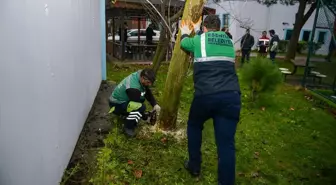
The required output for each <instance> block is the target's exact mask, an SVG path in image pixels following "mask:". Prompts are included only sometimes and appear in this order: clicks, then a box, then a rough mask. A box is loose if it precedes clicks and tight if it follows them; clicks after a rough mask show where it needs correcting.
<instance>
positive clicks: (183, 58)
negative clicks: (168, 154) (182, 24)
mask: <svg viewBox="0 0 336 185" xmlns="http://www.w3.org/2000/svg"><path fill="white" fill-rule="evenodd" d="M205 3H206V1H205V0H186V2H185V6H184V11H183V16H182V20H191V21H193V22H197V21H198V20H199V18H200V16H201V15H202V11H203V6H204V4H205ZM180 38H181V32H180V31H179V34H178V36H177V40H176V42H175V47H174V50H173V56H172V59H171V61H170V65H169V70H168V75H167V79H166V83H165V90H164V93H163V97H162V98H163V100H165V101H163V104H162V109H161V112H160V119H159V125H160V128H162V129H164V130H172V129H174V128H175V127H176V120H177V115H178V107H179V103H180V97H181V93H182V89H183V83H184V80H185V77H186V74H187V71H188V66H189V54H188V53H186V52H185V51H184V50H182V49H181V47H180Z"/></svg>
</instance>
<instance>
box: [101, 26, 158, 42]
mask: <svg viewBox="0 0 336 185" xmlns="http://www.w3.org/2000/svg"><path fill="white" fill-rule="evenodd" d="M154 33H156V35H155V36H153V42H154V43H157V42H159V38H160V31H159V30H154ZM107 40H108V41H112V35H111V34H109V36H108V39H107ZM114 40H115V41H120V36H119V35H118V34H116V35H115V36H114ZM145 41H146V29H140V42H142V43H143V42H145ZM127 42H138V29H130V30H128V32H127Z"/></svg>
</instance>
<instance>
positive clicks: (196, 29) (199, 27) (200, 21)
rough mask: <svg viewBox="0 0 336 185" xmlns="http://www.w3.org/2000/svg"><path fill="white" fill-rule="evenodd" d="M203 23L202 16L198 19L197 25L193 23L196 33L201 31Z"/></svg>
mask: <svg viewBox="0 0 336 185" xmlns="http://www.w3.org/2000/svg"><path fill="white" fill-rule="evenodd" d="M201 23H202V16H201V17H200V18H199V19H198V21H197V22H196V23H194V22H193V23H192V24H193V26H194V31H195V33H197V32H198V31H200V30H201Z"/></svg>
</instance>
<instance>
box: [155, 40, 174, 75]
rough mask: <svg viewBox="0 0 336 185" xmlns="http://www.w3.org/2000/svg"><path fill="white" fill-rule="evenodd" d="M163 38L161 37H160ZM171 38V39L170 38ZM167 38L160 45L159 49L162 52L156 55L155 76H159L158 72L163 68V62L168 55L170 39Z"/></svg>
mask: <svg viewBox="0 0 336 185" xmlns="http://www.w3.org/2000/svg"><path fill="white" fill-rule="evenodd" d="M160 37H161V35H160ZM168 38H170V37H168ZM168 38H165V39H164V40H163V41H162V43H161V44H160V43H159V44H158V46H157V48H160V50H159V51H158V52H159V53H155V57H156V58H155V57H154V60H153V70H154V72H155V75H156V74H157V72H158V71H159V68H160V66H161V63H162V61H163V60H164V58H165V56H166V53H167V49H168V45H169V39H168Z"/></svg>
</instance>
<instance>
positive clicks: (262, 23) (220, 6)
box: [208, 0, 330, 54]
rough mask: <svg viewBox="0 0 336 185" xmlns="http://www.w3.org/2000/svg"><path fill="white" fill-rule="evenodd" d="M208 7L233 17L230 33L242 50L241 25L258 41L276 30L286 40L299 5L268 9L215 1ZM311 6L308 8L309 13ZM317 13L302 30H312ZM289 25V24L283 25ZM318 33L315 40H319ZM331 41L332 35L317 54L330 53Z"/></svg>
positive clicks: (211, 1) (274, 6)
mask: <svg viewBox="0 0 336 185" xmlns="http://www.w3.org/2000/svg"><path fill="white" fill-rule="evenodd" d="M208 6H209V7H212V8H215V9H216V14H218V15H220V16H221V15H222V14H225V13H229V14H230V15H231V17H230V20H231V21H232V23H231V25H230V28H229V29H230V32H231V34H232V35H233V40H234V42H235V48H236V49H240V38H241V37H242V36H243V35H244V34H245V29H243V28H241V25H250V26H251V34H252V35H253V36H254V38H255V40H257V39H258V38H259V37H260V36H261V33H262V31H264V30H265V31H267V32H268V30H270V29H274V30H275V32H276V33H277V34H278V35H279V37H280V39H284V36H285V30H286V29H289V28H293V24H294V22H295V14H296V12H297V10H298V4H296V5H293V6H286V5H282V4H276V5H272V6H270V7H267V6H265V5H262V4H259V3H258V2H256V1H221V2H219V3H214V2H213V0H210V1H208ZM308 9H309V5H308V6H307V8H306V11H308ZM314 16H315V12H314V13H313V14H312V16H311V17H310V18H309V20H308V21H307V22H306V24H305V25H304V26H303V28H302V30H312V29H313V23H314ZM283 23H287V24H283ZM317 33H318V31H316V34H315V39H316V40H317ZM329 41H330V34H328V36H327V42H326V44H325V45H324V46H323V47H322V48H321V49H320V50H319V51H318V52H317V53H319V54H325V53H327V51H328V47H329Z"/></svg>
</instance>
